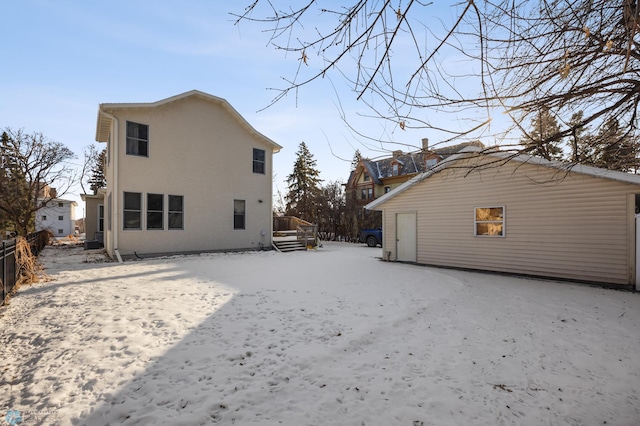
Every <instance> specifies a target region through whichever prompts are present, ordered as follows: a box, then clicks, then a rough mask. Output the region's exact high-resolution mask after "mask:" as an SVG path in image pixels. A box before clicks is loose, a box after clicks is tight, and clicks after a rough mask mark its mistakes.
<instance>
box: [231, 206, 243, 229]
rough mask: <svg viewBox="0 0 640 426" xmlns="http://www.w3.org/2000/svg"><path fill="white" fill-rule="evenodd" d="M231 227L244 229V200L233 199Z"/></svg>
mask: <svg viewBox="0 0 640 426" xmlns="http://www.w3.org/2000/svg"><path fill="white" fill-rule="evenodd" d="M233 229H245V202H244V200H233Z"/></svg>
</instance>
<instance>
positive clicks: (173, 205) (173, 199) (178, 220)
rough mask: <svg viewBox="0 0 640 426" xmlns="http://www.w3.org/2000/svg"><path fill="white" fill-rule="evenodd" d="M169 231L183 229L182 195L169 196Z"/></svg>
mask: <svg viewBox="0 0 640 426" xmlns="http://www.w3.org/2000/svg"><path fill="white" fill-rule="evenodd" d="M169 229H184V206H183V197H182V195H169Z"/></svg>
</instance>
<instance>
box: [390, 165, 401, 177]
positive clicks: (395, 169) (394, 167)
mask: <svg viewBox="0 0 640 426" xmlns="http://www.w3.org/2000/svg"><path fill="white" fill-rule="evenodd" d="M391 168H392V174H393V176H398V174H400V164H398V163H393V165H392V166H391Z"/></svg>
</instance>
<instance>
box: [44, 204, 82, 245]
mask: <svg viewBox="0 0 640 426" xmlns="http://www.w3.org/2000/svg"><path fill="white" fill-rule="evenodd" d="M40 203H41V205H42V207H40V209H38V211H37V212H36V231H43V230H49V231H51V232H52V233H53V235H54V236H55V237H66V236H68V235H73V234H74V232H75V227H76V210H75V209H76V206H77V205H78V203H76V202H75V201H71V200H63V199H61V198H51V199H47V200H46V201H40Z"/></svg>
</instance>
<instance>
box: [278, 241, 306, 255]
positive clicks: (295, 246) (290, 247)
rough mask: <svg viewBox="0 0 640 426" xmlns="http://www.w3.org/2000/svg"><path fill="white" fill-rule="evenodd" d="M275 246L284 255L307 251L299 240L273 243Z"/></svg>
mask: <svg viewBox="0 0 640 426" xmlns="http://www.w3.org/2000/svg"><path fill="white" fill-rule="evenodd" d="M273 245H274V246H275V248H276V249H277V250H278V251H281V252H283V253H288V252H292V251H306V250H307V248H306V247H305V245H304V244H303V243H302V241H298V240H283V241H273Z"/></svg>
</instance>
